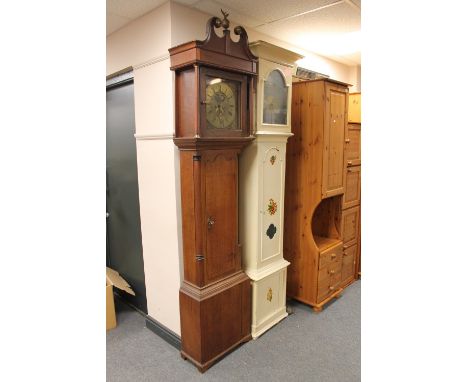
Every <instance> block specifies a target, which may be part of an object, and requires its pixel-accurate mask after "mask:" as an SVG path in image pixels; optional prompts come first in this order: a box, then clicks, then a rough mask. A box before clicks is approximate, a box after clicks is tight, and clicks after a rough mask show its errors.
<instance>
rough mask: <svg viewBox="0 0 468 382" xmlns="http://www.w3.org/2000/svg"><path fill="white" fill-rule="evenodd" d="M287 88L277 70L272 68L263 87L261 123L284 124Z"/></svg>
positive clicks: (285, 121) (285, 120)
mask: <svg viewBox="0 0 468 382" xmlns="http://www.w3.org/2000/svg"><path fill="white" fill-rule="evenodd" d="M287 108H288V88H287V86H286V82H285V81H284V78H283V76H282V74H281V73H280V71H279V70H277V69H275V70H273V71H272V72H271V73H270V75H269V76H268V78H267V79H266V80H265V84H264V89H263V123H267V124H272V125H286V124H287V115H288V114H287V113H288V109H287Z"/></svg>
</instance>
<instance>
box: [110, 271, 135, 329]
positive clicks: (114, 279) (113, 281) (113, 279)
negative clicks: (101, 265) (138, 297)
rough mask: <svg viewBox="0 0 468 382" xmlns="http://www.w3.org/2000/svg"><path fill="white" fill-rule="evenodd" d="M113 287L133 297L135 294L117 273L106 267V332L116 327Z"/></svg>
mask: <svg viewBox="0 0 468 382" xmlns="http://www.w3.org/2000/svg"><path fill="white" fill-rule="evenodd" d="M114 287H116V288H119V289H121V290H123V291H125V292H127V293H130V294H131V295H132V296H135V292H134V291H133V290H132V288H131V287H130V285H128V283H127V282H126V281H125V280H124V279H123V278H122V276H120V275H119V272H117V271H114V270H113V269H111V268H108V267H106V330H110V329H114V328H115V327H116V326H117V319H116V317H115V304H114Z"/></svg>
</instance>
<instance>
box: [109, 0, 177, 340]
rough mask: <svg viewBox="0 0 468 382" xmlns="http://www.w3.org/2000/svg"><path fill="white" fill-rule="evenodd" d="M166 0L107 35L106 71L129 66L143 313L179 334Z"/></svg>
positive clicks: (168, 19) (174, 160)
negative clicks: (140, 248)
mask: <svg viewBox="0 0 468 382" xmlns="http://www.w3.org/2000/svg"><path fill="white" fill-rule="evenodd" d="M170 23H171V15H170V3H165V4H163V5H161V6H160V7H159V8H157V9H155V10H153V11H152V12H150V13H148V14H146V15H144V16H142V17H140V18H139V19H137V20H134V21H133V22H131V23H130V24H128V25H126V26H125V27H124V28H122V29H120V30H118V31H116V32H114V33H112V34H111V35H109V36H108V37H107V74H108V75H109V74H112V73H115V72H118V71H120V70H122V69H124V68H127V67H133V68H134V89H135V125H136V137H137V140H136V145H137V161H138V186H139V192H140V216H141V233H142V245H143V260H144V264H145V283H146V298H147V304H148V314H149V315H150V316H151V317H153V318H154V319H156V320H157V321H159V322H160V323H161V324H163V325H165V326H166V327H168V328H169V329H171V330H172V331H174V332H175V333H177V334H180V319H179V288H180V280H181V276H180V267H181V262H180V248H179V232H180V218H179V210H180V209H179V208H178V205H179V203H180V202H179V200H178V197H179V195H180V192H179V188H178V187H179V184H178V182H179V176H178V171H179V163H178V157H177V156H178V152H177V150H176V147H175V146H174V143H173V142H172V136H173V131H174V113H173V110H174V101H173V100H174V96H173V85H172V83H173V77H172V72H171V71H170V69H169V66H170V65H169V53H168V51H167V49H168V48H170V46H171V27H170Z"/></svg>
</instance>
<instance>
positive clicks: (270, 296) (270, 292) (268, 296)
mask: <svg viewBox="0 0 468 382" xmlns="http://www.w3.org/2000/svg"><path fill="white" fill-rule="evenodd" d="M272 299H273V291H272V290H271V288H269V289H268V293H267V300H268V301H270V302H271V300H272Z"/></svg>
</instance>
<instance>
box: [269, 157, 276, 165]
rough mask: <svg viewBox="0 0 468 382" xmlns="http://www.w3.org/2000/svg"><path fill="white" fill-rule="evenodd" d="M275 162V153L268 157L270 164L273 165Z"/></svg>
mask: <svg viewBox="0 0 468 382" xmlns="http://www.w3.org/2000/svg"><path fill="white" fill-rule="evenodd" d="M275 162H276V155H272V156H271V157H270V163H271V165H272V166H273V165H274V164H275Z"/></svg>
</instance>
